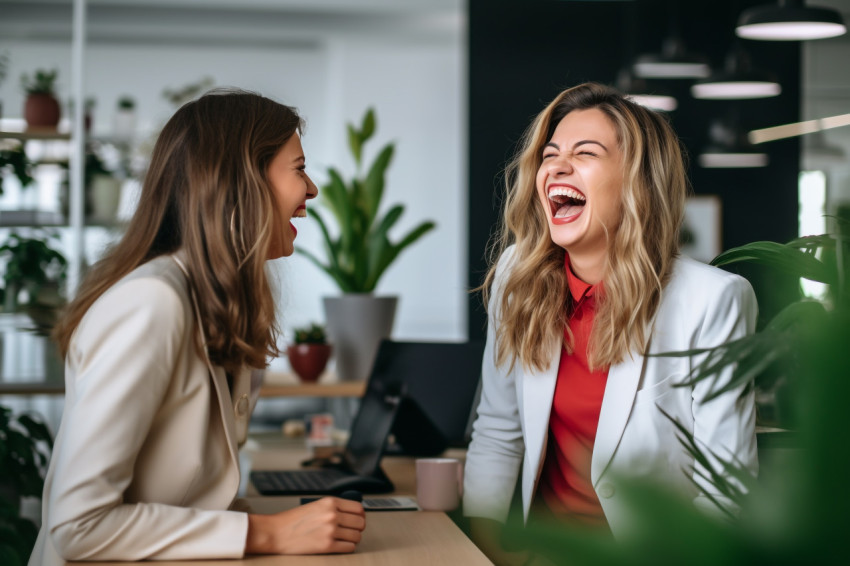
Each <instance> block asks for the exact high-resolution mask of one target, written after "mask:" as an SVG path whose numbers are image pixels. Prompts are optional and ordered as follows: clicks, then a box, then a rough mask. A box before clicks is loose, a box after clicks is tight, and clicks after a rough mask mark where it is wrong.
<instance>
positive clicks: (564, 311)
mask: <svg viewBox="0 0 850 566" xmlns="http://www.w3.org/2000/svg"><path fill="white" fill-rule="evenodd" d="M507 180H508V181H507V182H508V191H507V198H506V202H505V207H504V216H503V219H502V225H501V231H500V234H499V239H498V241H497V245H496V246H495V253H494V257H495V258H496V261H494V262H492V264H491V268H490V270H489V272H488V274H487V277H486V280H485V283H484V286H483V289H484V296H485V299H486V302H487V304H488V317H489V318H488V333H487V347H486V350H485V354H484V360H483V368H482V381H483V385H482V397H481V402H480V405H479V407H478V416H477V419H476V421H475V424H474V428H473V436H472V442H471V444H470V447H469V452H468V455H467V460H466V474H465V478H466V479H465V491H464V513H465V514H466V515H468V516H470V517H473V519H472V520H471V525H472V530H473V534H474V535H475V536H476V537H477V538H478V539H479V540H480V541H481V542H482V544H484V545H485V546H488V545H492V543H493V541H494V539H495V538H496V537H497V533H498V527H497V524H498V522H503V521H504V520H505V518H506V516H507V514H508V508H509V505H510V500H511V494H512V493H513V490H514V485H515V484H516V481H517V477H518V476H519V473H520V468H521V469H522V481H521V492H522V506H523V512H524V517H525V519H526V520H528V518H529V515H531V516H532V517H535V516H536V517H538V518H540V517H545V518H554V519H558V520H561V521H564V522H567V523H570V524H580V525H595V526H599V527H600V528H603V529H610V531H611V532H612V533H613V534H614V535H615V536H618V535H620V534H622V533H623V532H625V531H626V530H627V529H628V519H627V513H626V509H625V508H624V507H623V504H622V502H621V500H620V497H619V495H620V494H619V493H618V489H617V478H620V477H628V478H640V479H653V480H660V481H663V482H665V483H666V485H668V486H670V487H672V488H674V489H676V490H678V491H680V492H682V493H684V494H686V495H687V496H688V497H690V498H692V499H693V500H694V501H695V502H696V503H697V505H699V506H706V505H709V506H710V504H708V503H707V502H709V501H710V497H715V498H717V499H722V497H721V496H720V495H719V494H717V493H712V491H711V490H712V488H711V486H710V485H708V482H706V481H705V480H703V478H702V475H701V474H703V473H705V470H703V469H701V467H700V466H699V465H697V464H696V463H695V462H694V460H693V458H692V457H691V456H690V455H689V454H688V452H687V451H686V450H685V449H684V448H683V447H682V445H681V444H680V442H679V441H678V439H677V435H676V426H675V424H674V423H673V422H672V420H671V419H673V420H675V421H677V422H678V423H680V424H681V425H682V426H684V427H685V428H686V429H687V430H688V431H689V432H691V433H692V434H693V435H694V437H695V438H696V440H697V442H698V443H699V444H700V445H701V446H702V447H704V448H707V449H709V450H711V451H712V452H714V453H715V454H718V455H722V456H725V457H734V458H737V459H738V460H739V461H740V462H742V463H743V464H744V465H746V466H748V467H749V468H750V469H751V470H753V471H754V472H755V470H756V469H757V466H758V464H757V459H756V444H755V410H754V401H753V395H752V392H747V393H744V392H743V391H742V390H741V389H736V390H732V391H730V392H728V393H724V394H723V395H720V396H719V397H718V398H716V399H714V400H711V401H707V400H706V397H707V395H708V394H709V393H710V392H711V390H712V389H713V387H712V384H711V383H709V381H710V380H709V381H704V382H701V383H700V384H698V385H695V386H694V385H684V382H685V381H687V377H688V375H689V374H690V371H691V370H692V369H693V367H694V365H695V364H696V363H697V362H698V360H699V358H697V357H656V356H652V354H657V353H662V352H671V351H684V350H691V349H695V348H702V347H712V346H717V345H719V344H722V343H724V342H726V341H728V340H733V339H736V338H740V337H741V336H744V335H745V334H747V333H751V332H753V330H754V325H755V318H756V312H757V306H756V301H755V296H754V294H753V292H752V288H751V287H750V285H749V284H748V283H747V281H746V280H744V279H743V278H741V277H739V276H736V275H732V274H729V273H727V272H724V271H722V270H720V269H717V268H714V267H710V266H708V265H704V264H701V263H698V262H696V261H694V260H691V259H688V258H685V257H681V256H679V253H678V237H679V228H680V226H681V223H682V218H683V213H684V212H683V211H684V202H685V196H686V192H687V181H686V173H685V165H684V160H683V156H682V152H681V149H680V145H679V141H678V138H677V137H676V135H675V133H674V132H673V130H672V128H671V127H670V126H669V124H668V123H667V121H666V120H665V119H664V118H663V117H662V116H661V115H659V114H657V113H655V112H653V111H651V110H648V109H646V108H644V107H641V106H639V105H637V104H635V103H634V102H632V101H630V100H629V99H628V98H626V97H624V96H623V95H621V94H619V93H618V92H616V91H615V90H613V89H610V88H608V87H605V86H602V85H598V84H593V83H588V84H583V85H579V86H576V87H574V88H570V89H568V90H565V91H564V92H562V93H561V94H560V95H558V96H557V97H556V98H555V100H553V101H552V102H551V104H549V105H548V106H547V107H546V109H544V110H543V111H542V112H541V113H540V114H539V115H538V116H537V118H536V119H535V120H534V122H533V123H532V124H531V126H530V127H529V129H528V130H527V132H526V134H525V136H524V138H523V141H522V144H521V148H520V150H519V151H518V153H517V156H516V157H515V159H514V160H513V162H512V163H511V164H510V166H509V167H508V175H507ZM730 371H731V369H730V368H727V369H726V370H724V371H723V372H722V373H721V374H720V375H718V376H717V381H716V382H717V383H723V382H725V381H726V380H728V379H729V374H730ZM683 385H684V386H683ZM665 412H666V413H667V415H669V417H670V418H668V416H666V415H665V414H664V413H665Z"/></svg>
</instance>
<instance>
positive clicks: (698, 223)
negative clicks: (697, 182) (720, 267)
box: [679, 195, 723, 263]
mask: <svg viewBox="0 0 850 566" xmlns="http://www.w3.org/2000/svg"><path fill="white" fill-rule="evenodd" d="M721 205H722V203H721V201H720V197H719V196H717V195H695V196H691V197H688V199H687V200H686V201H685V219H684V222H683V223H682V231H681V234H680V236H679V241H680V244H681V250H682V254H683V255H686V256H688V257H692V258H693V259H695V260H697V261H701V262H703V263H709V262H710V261H711V260H712V259H714V258H715V257H716V256H717V255H718V254H720V252H721V251H722V249H721V247H722V245H723V244H722V242H723V239H722V234H721V230H722V218H721V213H722V207H721Z"/></svg>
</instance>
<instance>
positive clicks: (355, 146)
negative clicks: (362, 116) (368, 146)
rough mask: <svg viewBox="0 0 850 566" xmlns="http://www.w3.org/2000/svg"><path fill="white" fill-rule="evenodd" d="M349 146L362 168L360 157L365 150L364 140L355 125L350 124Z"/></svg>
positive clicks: (355, 160) (356, 161) (358, 166)
mask: <svg viewBox="0 0 850 566" xmlns="http://www.w3.org/2000/svg"><path fill="white" fill-rule="evenodd" d="M348 148H349V149H350V150H351V155H353V156H354V163H356V164H357V168H358V169H360V157H361V152H362V151H363V140H362V138H361V137H360V134H359V132H357V130H355V129H354V126H352V125H351V124H348Z"/></svg>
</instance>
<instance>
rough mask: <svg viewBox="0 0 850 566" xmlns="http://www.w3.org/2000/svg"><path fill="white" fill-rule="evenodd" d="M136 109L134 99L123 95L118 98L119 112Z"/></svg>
mask: <svg viewBox="0 0 850 566" xmlns="http://www.w3.org/2000/svg"><path fill="white" fill-rule="evenodd" d="M135 107H136V99H135V98H133V97H132V96H129V95H126V94H125V95H123V96H120V97H119V98H118V108H120V109H121V110H132V109H134V108H135Z"/></svg>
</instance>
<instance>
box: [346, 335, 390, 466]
mask: <svg viewBox="0 0 850 566" xmlns="http://www.w3.org/2000/svg"><path fill="white" fill-rule="evenodd" d="M380 355H381V354H380V351H379V352H378V357H380ZM400 401H401V391H400V389H399V388H398V387H397V386H393V385H392V384H390V385H388V384H386V383H383V382H381V381H379V380H376V379H373V378H370V380H369V385H368V386H367V388H366V392H365V393H364V394H363V398H362V399H361V400H360V408H359V409H358V411H357V416H356V417H354V422H353V423H352V424H351V434H350V436H349V437H348V443H347V444H346V446H345V453H344V455H343V456H344V458H345V460H346V464H347V465H348V467H349V468H350V469H351V470H353V471H354V472H355V473H356V474H357V475H360V476H369V475H373V474H374V473H375V472H377V471H378V469H379V468H378V466H379V465H380V463H381V456H382V455H383V453H384V444H385V443H386V441H387V437H388V436H389V434H390V429H392V426H393V422H394V421H395V418H396V413H397V412H398V407H399V403H400Z"/></svg>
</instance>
